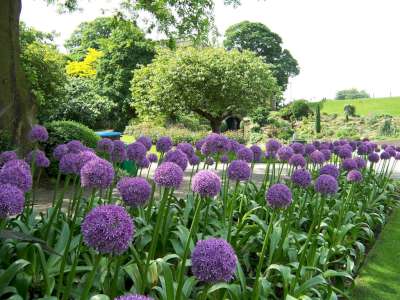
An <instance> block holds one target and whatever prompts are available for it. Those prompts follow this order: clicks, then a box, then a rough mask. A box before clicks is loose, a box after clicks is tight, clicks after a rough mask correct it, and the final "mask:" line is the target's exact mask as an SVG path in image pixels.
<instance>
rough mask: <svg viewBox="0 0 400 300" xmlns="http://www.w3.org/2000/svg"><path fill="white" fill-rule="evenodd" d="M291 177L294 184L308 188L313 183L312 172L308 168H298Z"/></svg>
mask: <svg viewBox="0 0 400 300" xmlns="http://www.w3.org/2000/svg"><path fill="white" fill-rule="evenodd" d="M291 179H292V182H293V183H294V184H296V185H298V186H300V187H303V188H306V187H308V186H309V185H310V183H311V174H310V172H309V171H308V170H306V169H297V170H295V171H294V172H293V174H292V176H291Z"/></svg>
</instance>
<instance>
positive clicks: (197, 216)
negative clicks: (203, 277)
mask: <svg viewBox="0 0 400 300" xmlns="http://www.w3.org/2000/svg"><path fill="white" fill-rule="evenodd" d="M202 202H203V199H200V198H199V197H198V196H197V197H196V210H195V213H194V217H193V221H192V224H191V225H190V231H189V236H188V239H187V241H186V245H185V250H184V252H183V256H182V262H181V264H180V268H179V272H178V287H177V289H176V295H175V300H180V299H181V296H182V288H183V277H184V275H185V269H186V260H187V257H188V255H189V247H190V242H191V240H192V237H195V236H196V233H197V226H198V223H199V220H200V211H201V205H202Z"/></svg>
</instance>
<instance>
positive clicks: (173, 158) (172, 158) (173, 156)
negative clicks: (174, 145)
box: [164, 149, 188, 171]
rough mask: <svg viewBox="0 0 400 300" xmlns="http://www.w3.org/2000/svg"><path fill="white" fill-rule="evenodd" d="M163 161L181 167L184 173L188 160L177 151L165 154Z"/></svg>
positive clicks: (183, 154) (182, 153)
mask: <svg viewBox="0 0 400 300" xmlns="http://www.w3.org/2000/svg"><path fill="white" fill-rule="evenodd" d="M164 161H169V162H173V163H176V164H177V165H178V166H180V167H181V169H182V171H185V170H186V168H187V165H188V158H187V156H186V154H185V153H184V152H182V151H181V150H179V149H176V150H169V151H168V152H167V153H166V154H165V158H164Z"/></svg>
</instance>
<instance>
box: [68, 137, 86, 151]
mask: <svg viewBox="0 0 400 300" xmlns="http://www.w3.org/2000/svg"><path fill="white" fill-rule="evenodd" d="M66 145H67V147H68V150H69V152H71V153H79V152H81V151H83V150H84V149H85V146H84V145H83V144H82V143H81V142H80V141H77V140H73V141H69V142H68V143H67V144H66Z"/></svg>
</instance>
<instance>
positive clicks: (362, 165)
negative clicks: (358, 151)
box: [354, 156, 367, 170]
mask: <svg viewBox="0 0 400 300" xmlns="http://www.w3.org/2000/svg"><path fill="white" fill-rule="evenodd" d="M354 160H355V162H356V163H357V169H359V170H361V169H364V168H365V167H366V166H367V162H366V161H365V159H364V158H362V157H359V156H357V157H355V158H354Z"/></svg>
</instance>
